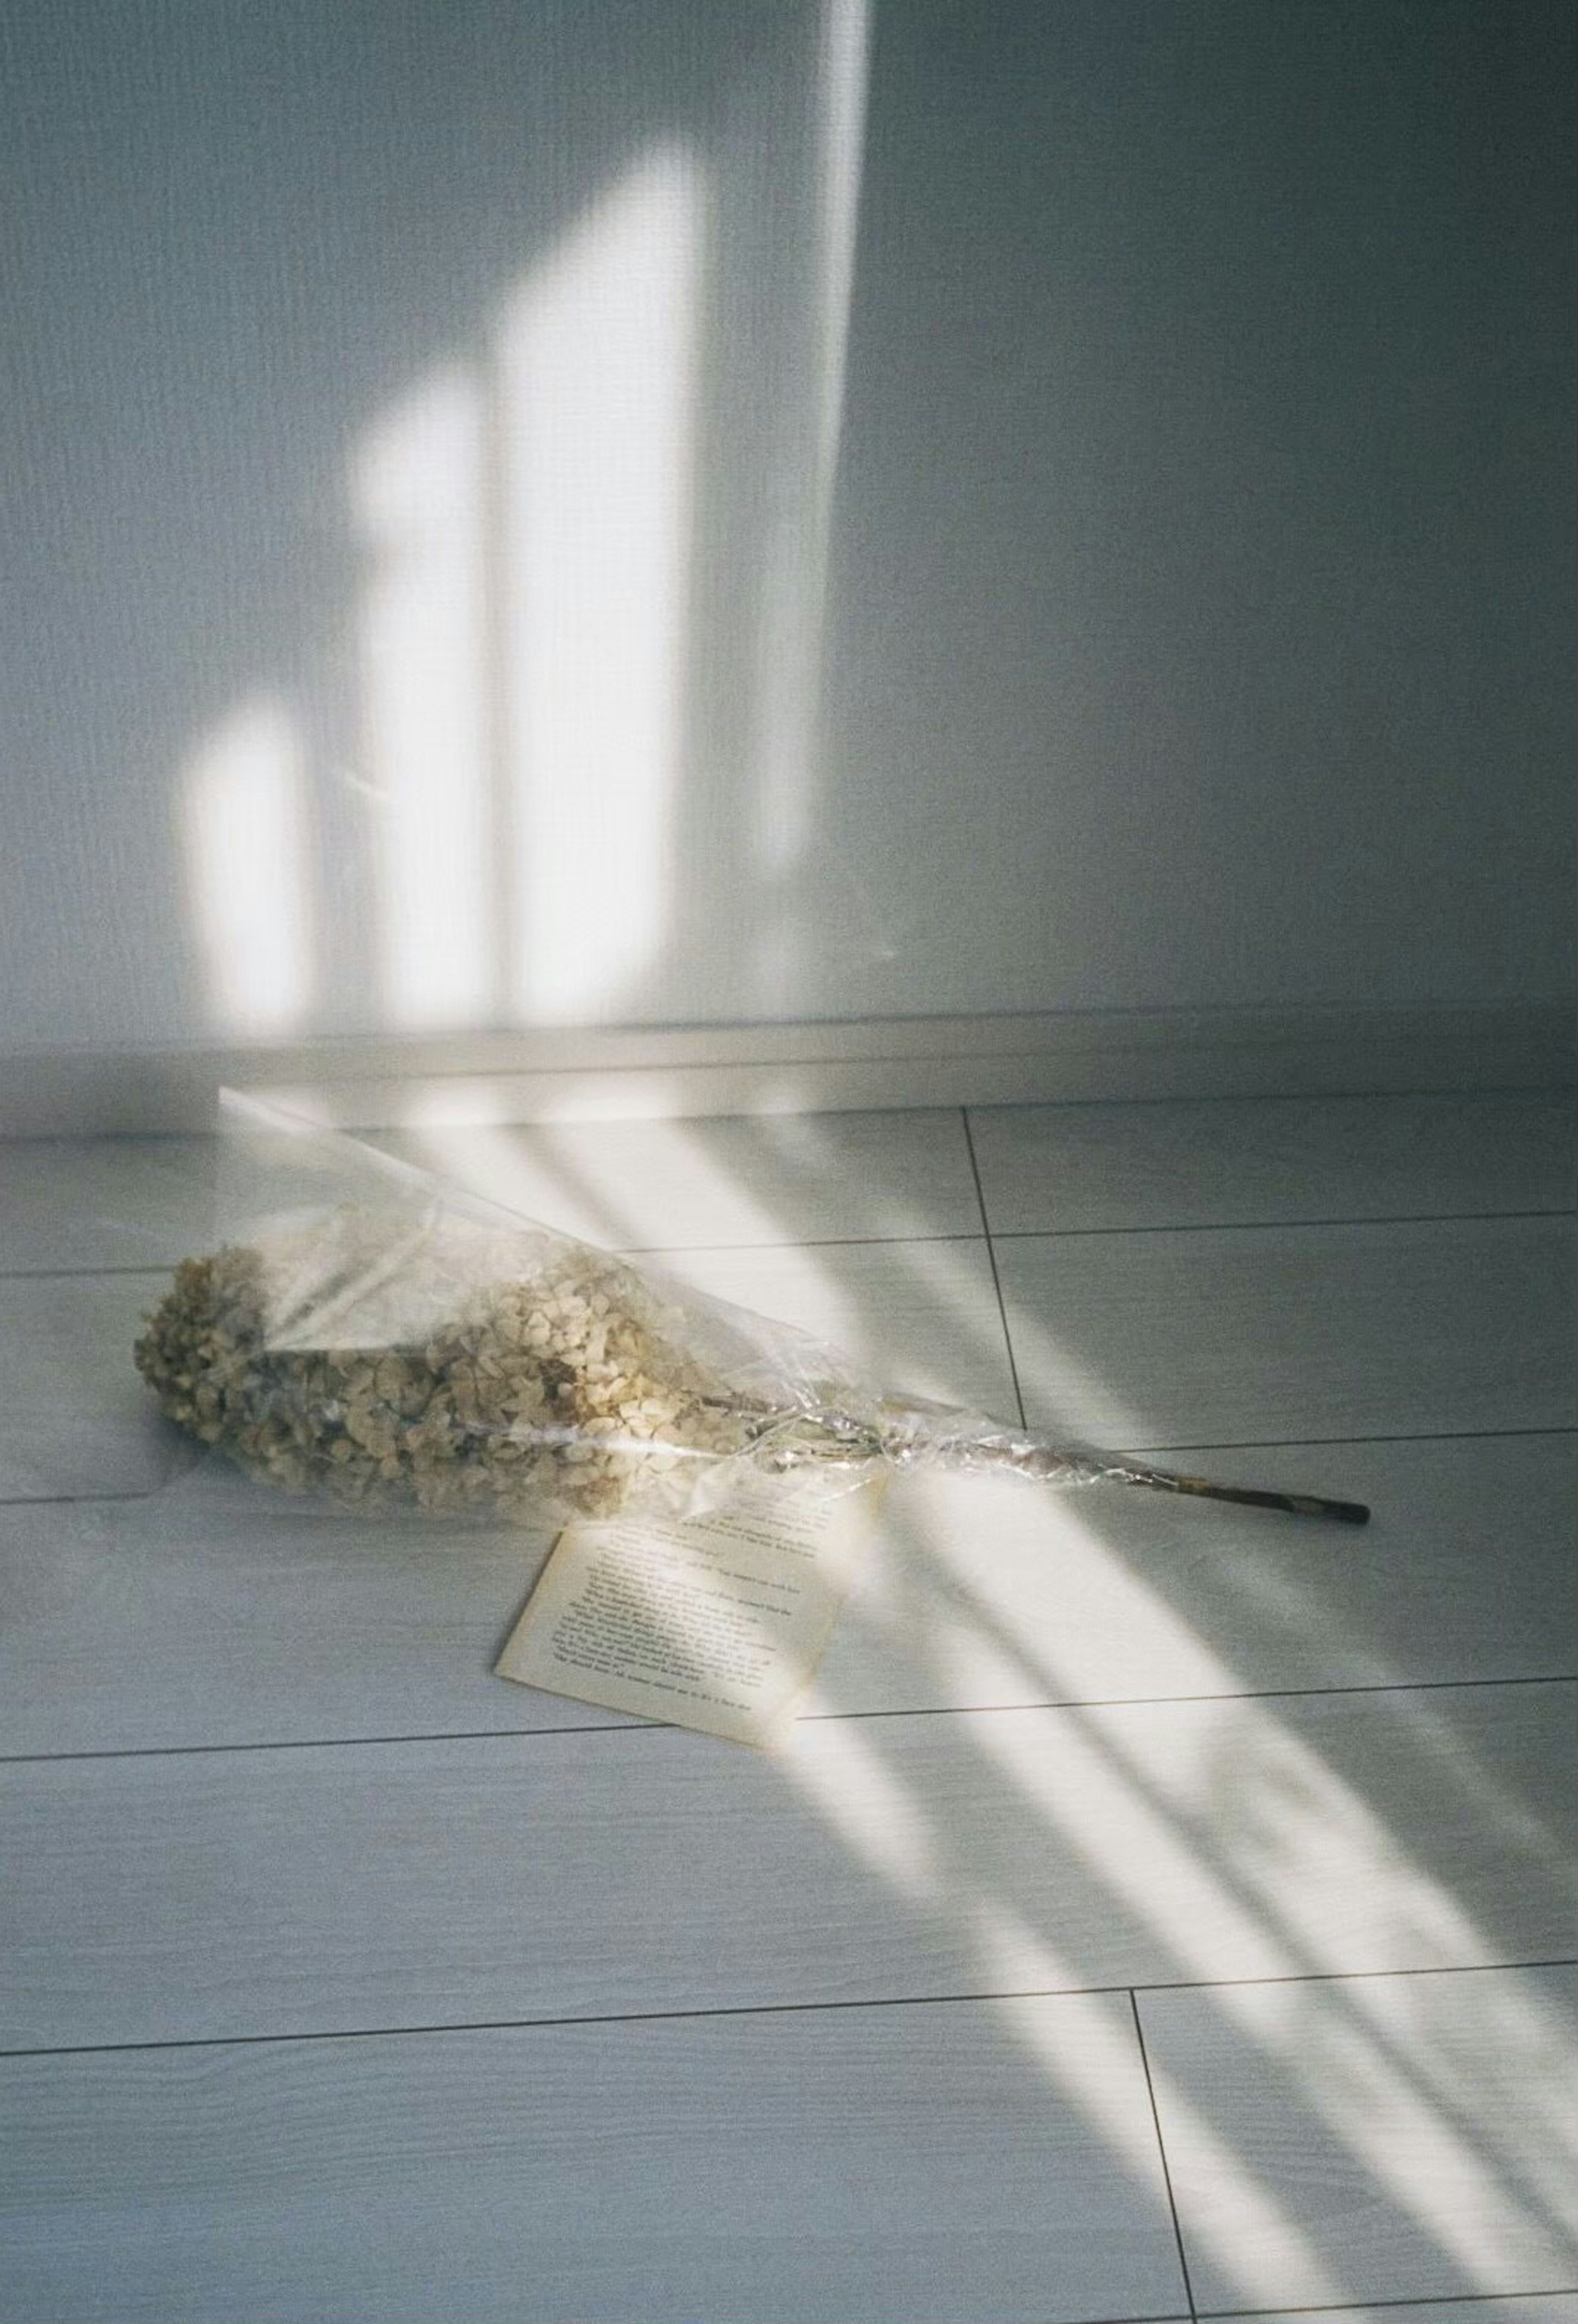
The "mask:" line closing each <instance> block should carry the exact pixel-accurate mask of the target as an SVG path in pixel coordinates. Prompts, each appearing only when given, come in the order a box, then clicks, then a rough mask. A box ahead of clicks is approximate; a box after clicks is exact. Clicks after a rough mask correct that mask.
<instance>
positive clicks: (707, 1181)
mask: <svg viewBox="0 0 1578 2324" xmlns="http://www.w3.org/2000/svg"><path fill="white" fill-rule="evenodd" d="M370 1142H371V1143H372V1144H374V1145H375V1146H378V1147H380V1148H383V1150H384V1151H385V1152H388V1153H391V1154H396V1155H399V1156H400V1157H401V1158H402V1159H404V1160H406V1161H410V1162H414V1163H416V1164H418V1165H419V1166H420V1167H421V1168H423V1169H425V1170H430V1171H432V1172H433V1173H435V1175H437V1176H439V1177H441V1178H444V1179H447V1180H448V1181H451V1182H452V1183H454V1184H456V1185H462V1186H465V1187H466V1188H467V1189H468V1190H470V1191H471V1192H474V1193H476V1194H485V1195H487V1196H488V1197H489V1198H490V1200H492V1201H494V1202H497V1203H503V1204H504V1205H505V1206H506V1207H507V1208H509V1209H511V1210H513V1211H517V1212H519V1213H521V1214H522V1215H523V1216H525V1217H527V1218H531V1219H536V1220H540V1222H542V1223H543V1224H544V1225H546V1226H552V1227H558V1229H559V1230H560V1231H561V1232H563V1233H566V1234H574V1235H579V1236H581V1237H582V1238H584V1240H586V1241H588V1242H594V1243H600V1244H604V1245H605V1246H607V1247H609V1248H611V1249H616V1250H637V1249H651V1248H655V1247H657V1246H659V1245H682V1244H683V1245H695V1246H702V1245H707V1244H715V1243H721V1244H728V1243H792V1242H823V1241H830V1240H840V1239H847V1240H862V1239H878V1238H885V1237H900V1238H913V1237H916V1236H920V1235H957V1234H975V1233H978V1232H979V1231H980V1228H981V1206H980V1203H979V1200H978V1198H977V1195H976V1192H975V1180H974V1172H973V1171H972V1169H971V1166H970V1151H969V1147H968V1144H967V1142H966V1139H965V1136H964V1117H963V1115H962V1114H961V1113H960V1112H959V1111H958V1110H957V1109H956V1108H953V1107H950V1108H948V1109H946V1111H927V1110H925V1109H921V1108H917V1109H916V1110H915V1111H903V1112H894V1113H824V1114H761V1115H752V1116H748V1117H746V1116H741V1117H724V1118H722V1119H719V1120H699V1121H608V1122H542V1123H536V1124H531V1125H529V1126H526V1127H519V1128H518V1127H492V1128H484V1129H460V1128H453V1127H443V1126H439V1127H435V1128H433V1129H431V1130H375V1131H374V1132H372V1133H371V1136H370Z"/></svg>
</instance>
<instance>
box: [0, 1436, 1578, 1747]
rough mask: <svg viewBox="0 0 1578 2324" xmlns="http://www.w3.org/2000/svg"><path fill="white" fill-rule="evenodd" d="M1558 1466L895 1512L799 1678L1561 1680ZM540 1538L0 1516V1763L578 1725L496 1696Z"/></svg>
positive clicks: (1383, 1449)
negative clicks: (26, 1755) (1301, 1493)
mask: <svg viewBox="0 0 1578 2324" xmlns="http://www.w3.org/2000/svg"><path fill="white" fill-rule="evenodd" d="M1196 1465H1197V1466H1200V1467H1205V1468H1210V1469H1212V1470H1213V1471H1219V1472H1220V1473H1222V1474H1223V1475H1224V1476H1230V1477H1239V1478H1241V1479H1248V1480H1258V1481H1262V1482H1266V1483H1269V1484H1271V1485H1275V1486H1286V1487H1287V1488H1288V1489H1292V1490H1298V1489H1304V1490H1309V1491H1314V1490H1318V1489H1322V1488H1329V1489H1332V1490H1333V1491H1338V1492H1342V1493H1345V1494H1352V1495H1355V1496H1357V1497H1359V1498H1361V1499H1368V1500H1370V1502H1371V1503H1372V1504H1373V1507H1374V1510H1375V1515H1374V1517H1373V1519H1372V1521H1371V1523H1370V1526H1369V1527H1368V1528H1367V1529H1366V1530H1365V1531H1364V1532H1362V1533H1353V1532H1351V1531H1349V1530H1348V1529H1347V1528H1345V1527H1343V1526H1327V1525H1319V1524H1308V1523H1304V1522H1301V1521H1298V1520H1296V1519H1291V1518H1287V1517H1278V1516H1274V1515H1269V1514H1261V1513H1260V1512H1258V1511H1255V1510H1251V1509H1238V1508H1221V1507H1213V1505H1212V1504H1210V1503H1208V1502H1204V1501H1191V1500H1177V1499H1170V1498H1167V1497H1163V1496H1160V1495H1155V1494H1150V1493H1141V1492H1134V1491H1124V1490H1121V1489H1097V1490H1094V1491H1090V1492H1075V1493H1054V1492H1050V1491H1048V1490H1047V1489H1043V1488H1040V1487H1036V1486H1029V1485H1024V1484H1021V1483H1019V1482H1017V1481H1013V1480H1010V1481H1008V1482H1004V1483H988V1482H985V1481H983V1480H978V1479H972V1478H961V1479H948V1480H943V1479H936V1480H919V1479H911V1480H901V1481H900V1482H899V1483H897V1484H895V1485H894V1486H893V1487H892V1488H891V1490H890V1493H889V1496H888V1499H887V1503H886V1507H885V1508H884V1511H883V1515H882V1519H881V1525H880V1526H879V1528H878V1532H877V1535H876V1536H875V1539H874V1542H873V1545H872V1552H871V1556H870V1560H869V1566H868V1571H867V1574H866V1576H865V1580H864V1583H863V1587H862V1589H861V1591H860V1592H859V1594H858V1595H857V1596H856V1597H855V1599H854V1600H853V1601H852V1602H851V1604H850V1605H849V1606H848V1607H847V1608H846V1609H845V1612H844V1617H843V1618H842V1620H841V1621H840V1624H839V1626H838V1628H837V1630H836V1631H835V1634H834V1639H833V1644H832V1646H831V1647H830V1649H829V1651H828V1655H827V1658H826V1662H825V1663H824V1664H823V1666H822V1674H821V1681H820V1685H821V1692H822V1694H823V1697H824V1698H825V1700H826V1703H827V1704H828V1705H829V1706H830V1707H833V1708H835V1709H837V1710H840V1711H900V1710H901V1711H923V1710H927V1709H934V1708H936V1709H970V1708H974V1707H979V1706H983V1705H988V1704H993V1703H1003V1704H1010V1703H1030V1702H1047V1701H1051V1702H1057V1701H1102V1700H1111V1699H1117V1698H1123V1697H1130V1698H1137V1699H1143V1698H1146V1697H1150V1696H1167V1695H1187V1694H1219V1693H1223V1692H1238V1691H1241V1690H1243V1689H1245V1688H1253V1687H1260V1688H1265V1687H1271V1688H1277V1687H1319V1686H1351V1685H1366V1684H1376V1683H1396V1682H1397V1681H1399V1680H1413V1681H1441V1680H1447V1679H1469V1678H1480V1679H1487V1678H1524V1677H1535V1676H1541V1675H1558V1674H1565V1673H1568V1672H1570V1671H1571V1670H1572V1668H1573V1627H1574V1626H1573V1558H1572V1541H1573V1440H1572V1438H1571V1437H1569V1436H1544V1437H1542V1436H1532V1437H1505V1438H1482V1439H1474V1438H1464V1439H1460V1440H1456V1441H1451V1440H1448V1441H1444V1442H1426V1443H1403V1444H1340V1445H1312V1446H1306V1447H1303V1448H1299V1447H1288V1446H1278V1447H1277V1448H1275V1449H1271V1450H1267V1449H1262V1450H1260V1451H1257V1452H1254V1453H1253V1454H1246V1453H1243V1452H1236V1453H1229V1452H1223V1453H1220V1454H1216V1455H1208V1454H1202V1455H1199V1456H1197V1459H1196ZM547 1540H548V1536H547V1534H546V1533H545V1532H539V1533H536V1534H531V1533H527V1532H524V1531H521V1530H515V1529H494V1530H477V1531H473V1530H471V1529H468V1528H459V1529H457V1528H456V1527H455V1526H444V1525H438V1524H435V1523H434V1522H433V1521H431V1520H430V1519H426V1518H423V1517H420V1515H418V1514H417V1513H415V1512H412V1513H410V1514H408V1515H405V1516H402V1517H398V1518H390V1517H385V1518H383V1519H380V1520H377V1521H374V1522H366V1521H358V1520H356V1519H355V1518H353V1517H348V1516H342V1515H338V1514H336V1513H331V1512H328V1511H326V1510H325V1509H324V1508H322V1506H321V1505H320V1504H317V1503H313V1502H300V1501H297V1500H294V1499H289V1498H287V1497H283V1496H280V1495H277V1494H274V1493H272V1492H271V1491H269V1490H268V1489H266V1488H265V1487H263V1486H260V1485H255V1484H254V1483H252V1482H251V1481H250V1480H248V1479H246V1478H244V1477H242V1476H241V1475H240V1474H239V1473H238V1472H236V1471H233V1470H231V1469H229V1467H228V1466H227V1464H224V1463H221V1462H217V1461H209V1462H206V1463H204V1464H203V1465H202V1466H200V1467H199V1468H198V1469H196V1470H194V1471H190V1472H189V1474H188V1475H186V1476H184V1477H182V1478H181V1479H180V1480H179V1481H178V1482H176V1483H175V1484H173V1485H171V1487H169V1488H167V1489H165V1490H164V1491H162V1492H161V1493H160V1494H159V1495H157V1496H156V1497H154V1498H152V1499H139V1500H133V1501H120V1502H99V1503H92V1504H88V1503H78V1504H72V1505H62V1504H53V1503H47V1502H32V1503H28V1504H24V1505H19V1506H17V1507H14V1508H0V1606H3V1607H4V1608H5V1616H4V1618H0V1753H4V1752H24V1751H82V1750H129V1749H138V1748H160V1747H169V1746H172V1745H180V1746H191V1745H194V1744H205V1743H273V1742H288V1741H291V1740H304V1741H322V1740H329V1739H333V1738H355V1737H358V1736H365V1737H373V1736H380V1735H411V1734H442V1733H446V1732H448V1733H467V1732H476V1731H479V1730H483V1729H512V1728H516V1729H530V1728H542V1727H576V1726H604V1725H607V1724H610V1723H619V1714H618V1713H617V1712H614V1711H604V1710H602V1709H600V1708H598V1707H597V1706H595V1705H592V1704H583V1703H577V1702H572V1701H569V1700H568V1699H567V1698H566V1697H563V1696H558V1695H546V1694H540V1693H538V1692H536V1691H535V1690H533V1689H531V1688H527V1687H519V1686H512V1685H510V1684H508V1683H506V1682H504V1681H503V1680H502V1679H496V1678H494V1676H493V1675H492V1672H493V1665H494V1661H495V1659H496V1657H497V1655H498V1650H499V1647H500V1646H501V1644H502V1642H503V1638H504V1637H505V1636H506V1634H507V1632H508V1630H509V1628H511V1626H512V1623H513V1621H514V1618H515V1616H516V1613H517V1612H518V1610H519V1608H520V1606H521V1601H522V1600H523V1599H524V1598H525V1596H526V1593H527V1591H528V1590H529V1589H530V1587H531V1582H532V1581H533V1580H534V1579H535V1576H536V1574H537V1572H538V1571H539V1568H540V1563H541V1560H542V1557H543V1554H544V1553H545V1549H546V1546H547Z"/></svg>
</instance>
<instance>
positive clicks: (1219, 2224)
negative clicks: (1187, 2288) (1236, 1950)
mask: <svg viewBox="0 0 1578 2324" xmlns="http://www.w3.org/2000/svg"><path fill="white" fill-rule="evenodd" d="M1140 2021H1141V2024H1142V2025H1143V2027H1144V2033H1145V2043H1146V2050H1147V2054H1148V2056H1149V2061H1150V2066H1151V2072H1152V2078H1153V2081H1154V2084H1155V2089H1156V2100H1157V2108H1158V2117H1159V2119H1160V2123H1161V2128H1162V2136H1163V2139H1164V2141H1165V2144H1166V2149H1167V2165H1168V2171H1169V2173H1170V2176H1171V2180H1172V2188H1173V2196H1174V2199H1175V2201H1176V2202H1177V2209H1178V2218H1179V2222H1180V2225H1181V2227H1182V2231H1183V2237H1184V2245H1185V2251H1186V2257H1187V2260H1188V2264H1189V2273H1190V2278H1191V2282H1192V2283H1193V2286H1194V2292H1195V2301H1196V2302H1197V2303H1198V2305H1199V2307H1200V2308H1201V2309H1202V2310H1214V2309H1223V2308H1251V2307H1255V2306H1261V2305H1263V2306H1267V2307H1278V2308H1285V2307H1292V2306H1295V2305H1297V2304H1299V2303H1316V2302H1327V2301H1388V2300H1394V2299H1396V2300H1408V2301H1423V2300H1428V2299H1430V2298H1432V2297H1438V2298H1439V2297H1446V2296H1459V2297H1463V2296H1467V2295H1472V2294H1474V2293H1478V2292H1518V2291H1523V2290H1527V2291H1529V2292H1540V2291H1543V2290H1545V2289H1546V2288H1547V2287H1551V2288H1558V2287H1561V2286H1564V2285H1570V2284H1572V2283H1573V2282H1578V2104H1575V2101H1574V2095H1573V2094H1574V2088H1575V2084H1574V2079H1573V2065H1574V2063H1578V2057H1575V2043H1574V2023H1573V1972H1572V1970H1571V1969H1523V1970H1498V1971H1492V1972H1487V1973H1484V1974H1481V1975H1473V1976H1459V1977H1409V1978H1361V1979H1339V1980H1336V1981H1333V1982H1316V1983H1313V1984H1292V1985H1278V1986H1250V1987H1237V1988H1235V1989H1233V1990H1231V1991H1227V1990H1222V1991H1215V1992H1193V1993H1182V1992H1178V1993H1148V1994H1143V1995H1141V1997H1140ZM1389 2312H1390V2311H1389ZM1472 2312H1473V2313H1475V2314H1477V2313H1478V2311H1477V2310H1473V2311H1472Z"/></svg>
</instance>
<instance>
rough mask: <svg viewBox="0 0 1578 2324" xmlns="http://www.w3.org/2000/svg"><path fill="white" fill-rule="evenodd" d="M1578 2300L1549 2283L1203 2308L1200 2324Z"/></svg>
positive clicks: (1567, 2288)
mask: <svg viewBox="0 0 1578 2324" xmlns="http://www.w3.org/2000/svg"><path fill="white" fill-rule="evenodd" d="M1574 2297H1578V2283H1546V2284H1542V2285H1540V2286H1539V2288H1538V2289H1537V2290H1536V2291H1534V2292H1410V2293H1409V2294H1408V2295H1407V2297H1406V2298H1402V2299H1398V2298H1395V2297H1394V2298H1390V2299H1386V2300H1343V2301H1326V2302H1325V2303H1324V2305H1323V2306H1320V2307H1307V2308H1202V2309H1199V2310H1196V2315H1197V2317H1198V2319H1199V2324H1206V2319H1211V2324H1215V2319H1219V2318H1223V2319H1225V2318H1232V2317H1235V2316H1250V2317H1254V2316H1366V2315H1368V2314H1369V2312H1370V2310H1371V2309H1372V2308H1474V2307H1480V2306H1482V2305H1483V2304H1484V2302H1485V2301H1492V2302H1493V2301H1508V2300H1569V2299H1573V2298H1574Z"/></svg>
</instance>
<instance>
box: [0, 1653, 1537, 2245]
mask: <svg viewBox="0 0 1578 2324" xmlns="http://www.w3.org/2000/svg"><path fill="white" fill-rule="evenodd" d="M1572 1695H1573V1689H1572V1688H1571V1687H1570V1686H1559V1685H1541V1686H1505V1687H1502V1686H1471V1687H1465V1688H1461V1689H1439V1690H1434V1691H1426V1692H1400V1693H1397V1694H1372V1693H1366V1694H1343V1695H1336V1694H1324V1695H1308V1696H1297V1697H1289V1698H1283V1699H1280V1700H1276V1701H1269V1700H1267V1699H1264V1698H1260V1699H1255V1700H1250V1701H1226V1702H1221V1701H1212V1702H1185V1703H1164V1704H1123V1705H1117V1706H1109V1707H1106V1708H1102V1709H1093V1710H1080V1711H1075V1710H1052V1711H985V1712H961V1713H956V1714H954V1715H952V1716H927V1717H894V1718H885V1719H866V1720H861V1719H854V1720H847V1719H826V1720H803V1721H802V1722H801V1724H800V1726H799V1727H798V1729H797V1730H796V1733H795V1735H794V1738H793V1739H792V1741H791V1743H790V1744H789V1747H788V1748H787V1749H786V1750H785V1752H784V1753H783V1754H782V1755H781V1756H780V1757H768V1756H767V1755H764V1754H760V1753H756V1752H752V1751H749V1750H746V1749H744V1748H742V1747H740V1746H737V1745H734V1746H731V1745H728V1744H723V1743H717V1742H715V1741H713V1740H711V1739H710V1738H706V1737H702V1736H696V1735H687V1734H685V1733H682V1732H680V1731H678V1730H677V1729H667V1728H664V1729H651V1728H624V1729H614V1730H611V1731H606V1732H601V1733H587V1732H578V1733H566V1734H557V1735H528V1736H513V1735H512V1736H503V1737H493V1738H486V1739H482V1740H476V1739H457V1740H448V1741H443V1742H422V1743H386V1744H346V1745H341V1746H337V1747H329V1748H298V1749H283V1750H250V1751H220V1752H194V1753H187V1752H176V1753H170V1754H150V1755H145V1756H137V1757H121V1758H103V1759H34V1760H31V1761H26V1762H22V1763H16V1764H13V1765H11V1766H6V1767H5V1768H4V1769H3V1770H0V1861H4V1862H5V1864H6V1866H7V1867H8V1872H7V1879H6V1883H5V1887H4V1888H3V1889H0V2046H4V2047H6V2048H19V2049H32V2048H40V2047H51V2048H53V2047H68V2048H70V2047H90V2046H95V2045H97V2044H101V2043H118V2042H167V2041H181V2040H192V2039H200V2040H213V2039H229V2038H234V2037H235V2036H237V2035H240V2034H281V2033H350V2032H354V2031H356V2030H359V2029H367V2030H376V2029H380V2028H384V2029H387V2028H390V2027H400V2026H406V2027H410V2026H420V2025H435V2024H437V2025H444V2024H448V2025H453V2024H493V2023H497V2022H499V2021H501V2020H505V2019H521V2018H538V2017H561V2016H577V2017H588V2016H602V2015H611V2014H612V2015H618V2014H631V2013H634V2014H642V2015H645V2014H651V2013H655V2012H664V2011H673V2010H688V2009H709V2008H727V2007H743V2006H761V2005H768V2004H779V2003H791V2002H792V2003H829V2002H838V2001H876V2000H895V1999H900V1998H906V1997H924V1996H928V1995H929V1996H961V1995H969V1994H986V1993H1002V1992H1024V1991H1042V1992H1047V1991H1054V1990H1059V1989H1070V1988H1089V1987H1111V1986H1120V1985H1127V1984H1131V1983H1140V1984H1155V1983H1168V1982H1172V1981H1174V1980H1176V1979H1178V1978H1188V1979H1200V1978H1205V1979H1219V1978H1241V1977H1270V1976H1285V1975H1304V1974H1307V1973H1309V1972H1311V1971H1320V1972H1327V1973H1329V1972H1333V1971H1352V1970H1376V1969H1387V1970H1397V1969H1427V1968H1440V1967H1444V1966H1452V1965H1462V1964H1464V1963H1471V1962H1483V1961H1486V1960H1536V1959H1548V1958H1550V1957H1551V1956H1552V1955H1553V1954H1555V1953H1556V1952H1559V1951H1561V1950H1564V1948H1565V1947H1566V1945H1567V1944H1568V1943H1569V1942H1570V1935H1571V1922H1572V1914H1573V1898H1572V1886H1573V1882H1572V1871H1571V1867H1572V1861H1573V1829H1572V1827H1573V1813H1572V1807H1573V1803H1572V1799H1571V1794H1570V1788H1569V1785H1568V1780H1567V1769H1568V1765H1569V1759H1570V1750H1571V1744H1570V1735H1571V1715H1572ZM1426 2288H1427V2287H1426Z"/></svg>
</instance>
